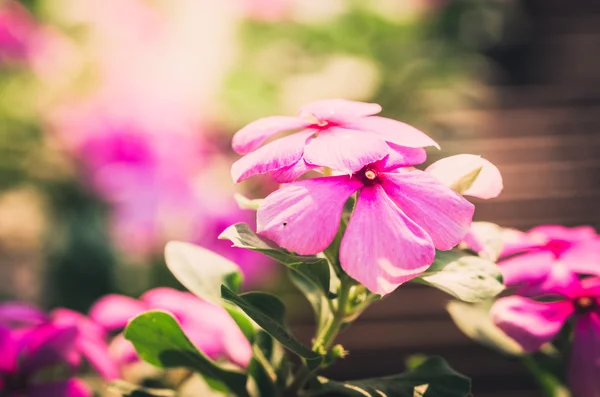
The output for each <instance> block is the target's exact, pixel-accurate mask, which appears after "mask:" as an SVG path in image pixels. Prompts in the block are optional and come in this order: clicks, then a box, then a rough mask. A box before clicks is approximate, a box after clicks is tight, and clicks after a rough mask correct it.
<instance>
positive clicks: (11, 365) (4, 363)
mask: <svg viewBox="0 0 600 397" xmlns="http://www.w3.org/2000/svg"><path fill="white" fill-rule="evenodd" d="M0 352H2V354H0V373H3V372H4V373H6V372H12V371H14V370H15V369H16V365H17V340H16V338H15V335H14V333H13V332H12V331H11V330H10V329H9V328H8V327H5V326H2V325H0Z"/></svg>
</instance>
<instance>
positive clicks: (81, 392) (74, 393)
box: [28, 378, 94, 397]
mask: <svg viewBox="0 0 600 397" xmlns="http://www.w3.org/2000/svg"><path fill="white" fill-rule="evenodd" d="M28 393H29V394H28V395H29V396H31V397H92V396H93V395H94V393H93V392H92V390H91V389H90V388H89V387H88V386H87V385H86V384H85V382H83V381H82V380H80V379H76V378H71V379H69V380H66V381H64V382H52V383H42V384H38V385H35V386H33V387H31V388H29V390H28Z"/></svg>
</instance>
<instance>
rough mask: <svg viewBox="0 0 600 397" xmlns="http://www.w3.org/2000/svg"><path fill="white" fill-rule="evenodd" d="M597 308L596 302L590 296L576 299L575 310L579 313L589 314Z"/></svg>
mask: <svg viewBox="0 0 600 397" xmlns="http://www.w3.org/2000/svg"><path fill="white" fill-rule="evenodd" d="M595 307H596V300H595V299H594V298H592V297H589V296H581V297H579V298H577V299H575V310H576V311H577V312H578V313H587V312H589V311H591V310H592V309H594V308H595Z"/></svg>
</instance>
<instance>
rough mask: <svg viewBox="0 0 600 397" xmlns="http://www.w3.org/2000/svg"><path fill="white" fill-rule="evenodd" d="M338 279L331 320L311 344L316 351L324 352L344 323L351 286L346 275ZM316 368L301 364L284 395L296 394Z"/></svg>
mask: <svg viewBox="0 0 600 397" xmlns="http://www.w3.org/2000/svg"><path fill="white" fill-rule="evenodd" d="M340 281H341V285H340V291H339V295H338V299H337V307H336V310H335V312H334V317H333V320H332V321H331V323H329V325H328V326H327V328H326V329H325V330H324V331H323V330H318V332H317V335H318V336H317V338H316V340H315V342H314V344H313V350H314V351H316V352H326V351H327V350H328V349H329V348H330V347H331V345H332V344H333V342H334V341H335V338H336V336H337V334H338V333H339V332H340V329H341V327H342V325H343V324H344V319H345V316H346V307H347V306H348V297H349V296H350V288H351V287H352V280H351V279H350V278H348V277H347V276H346V277H344V278H342V279H341V280H340ZM321 335H322V336H321ZM317 369H318V368H315V369H314V370H310V369H309V368H308V367H307V366H306V365H303V366H302V367H301V368H300V370H299V371H298V373H297V374H296V376H295V377H294V380H293V381H292V383H291V384H290V386H289V387H288V388H287V392H286V393H285V394H284V395H285V396H286V397H288V396H289V397H295V396H297V395H298V392H299V391H300V390H302V388H303V387H304V385H305V384H306V382H308V381H309V380H310V379H311V378H312V377H313V376H314V373H315V371H316V370H317Z"/></svg>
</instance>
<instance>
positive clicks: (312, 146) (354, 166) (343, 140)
mask: <svg viewBox="0 0 600 397" xmlns="http://www.w3.org/2000/svg"><path fill="white" fill-rule="evenodd" d="M389 151H390V149H389V147H388V146H387V144H386V143H385V142H384V141H383V140H382V139H380V138H378V137H376V136H373V135H369V134H367V133H365V132H362V131H353V130H347V129H345V128H340V127H330V128H328V129H327V130H324V131H322V132H320V133H319V134H318V135H317V136H315V137H313V138H311V139H309V141H308V143H307V144H306V148H305V149H304V160H306V162H307V163H308V164H312V165H315V166H322V167H329V168H331V169H332V170H335V171H340V172H344V173H346V174H349V175H350V174H353V173H355V172H356V171H359V170H360V169H361V168H363V167H364V166H365V165H367V164H370V163H373V162H375V161H377V160H381V159H382V158H384V157H385V156H386V155H388V153H389Z"/></svg>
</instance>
